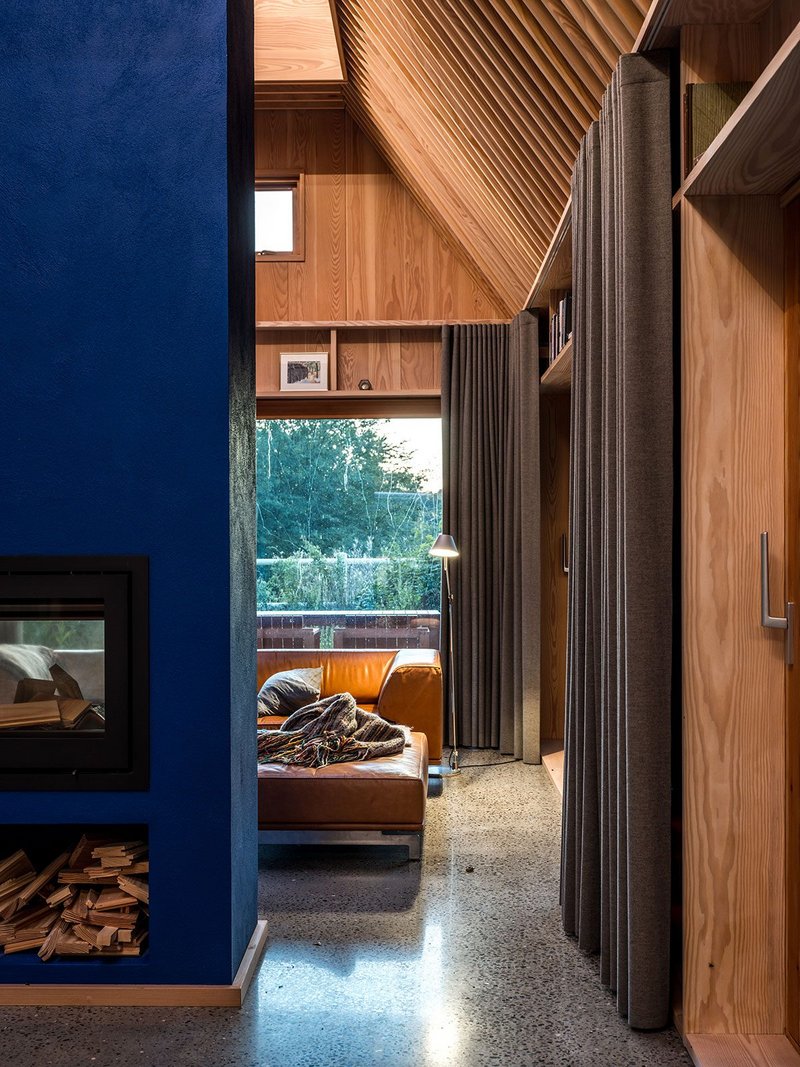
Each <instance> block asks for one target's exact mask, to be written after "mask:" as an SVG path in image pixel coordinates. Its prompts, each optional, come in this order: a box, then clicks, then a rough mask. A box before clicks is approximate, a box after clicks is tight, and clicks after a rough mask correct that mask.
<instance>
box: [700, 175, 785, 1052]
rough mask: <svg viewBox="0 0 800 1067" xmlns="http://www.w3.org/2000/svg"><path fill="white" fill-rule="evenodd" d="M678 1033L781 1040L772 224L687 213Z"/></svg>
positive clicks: (730, 205) (742, 200) (762, 211)
mask: <svg viewBox="0 0 800 1067" xmlns="http://www.w3.org/2000/svg"><path fill="white" fill-rule="evenodd" d="M681 231H682V368H681V375H682V386H681V391H682V398H681V399H682V426H681V443H682V462H681V466H682V471H681V478H682V543H683V564H682V566H683V576H682V585H683V641H684V653H683V706H684V737H683V745H684V975H685V978H684V983H685V984H684V1025H685V1031H686V1033H687V1034H713V1033H744V1034H754V1033H768V1034H769V1033H772V1034H780V1033H783V1028H784V1016H785V962H784V961H785V918H784V907H785V901H784V895H783V892H782V886H783V884H784V867H785V842H784V811H785V800H784V788H785V779H784V744H785V742H784V727H785V696H784V638H783V633H782V632H781V631H767V630H764V629H763V628H762V627H761V625H760V616H759V534H760V532H761V531H762V530H768V531H769V533H770V555H771V576H770V577H771V582H772V588H771V597H772V603H774V604H777V603H781V602H782V600H783V588H784V414H783V413H784V348H783V262H782V256H781V254H780V249H781V248H782V240H783V237H782V216H781V211H780V208H779V205H778V202H777V199H775V198H770V197H755V196H753V197H703V198H692V199H690V200H684V201H683V203H682V205H681Z"/></svg>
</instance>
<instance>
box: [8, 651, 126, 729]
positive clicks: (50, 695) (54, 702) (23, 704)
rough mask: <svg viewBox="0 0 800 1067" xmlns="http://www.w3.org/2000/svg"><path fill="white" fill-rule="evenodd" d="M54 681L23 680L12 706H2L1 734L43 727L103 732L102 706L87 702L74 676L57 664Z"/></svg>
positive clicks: (52, 674) (103, 711) (54, 670)
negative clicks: (3, 731) (5, 731)
mask: <svg viewBox="0 0 800 1067" xmlns="http://www.w3.org/2000/svg"><path fill="white" fill-rule="evenodd" d="M50 674H51V678H50V679H46V678H22V679H20V681H19V682H18V683H17V691H16V694H15V696H14V703H13V704H0V730H18V729H25V728H27V729H31V728H33V727H42V728H47V729H63V730H75V729H79V730H81V731H83V730H102V729H103V728H104V727H105V710H104V708H103V705H102V704H98V703H97V702H92V701H90V700H85V699H84V697H83V693H82V692H81V688H80V686H79V685H78V683H77V682H76V681H75V679H74V678H73V677H72V675H70V674H68V673H67V672H66V671H65V670H64V669H63V667H60V666H59V665H58V664H57V663H54V664H53V666H52V667H51V668H50Z"/></svg>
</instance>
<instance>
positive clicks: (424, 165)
mask: <svg viewBox="0 0 800 1067" xmlns="http://www.w3.org/2000/svg"><path fill="white" fill-rule="evenodd" d="M398 15H399V5H398V9H396V11H395V17H396V18H397V17H398ZM345 25H346V23H345ZM359 51H360V49H359ZM354 58H355V62H356V66H357V67H358V68H359V72H360V58H361V57H360V55H358V56H355V57H354ZM379 62H380V61H379ZM398 66H402V64H401V63H400V62H399V61H398V62H397V64H396V66H394V67H392V68H388V69H384V70H380V71H378V72H377V74H378V76H377V78H376V84H375V85H373V84H372V83H371V82H369V83H367V82H368V77H369V76H368V75H367V77H366V78H365V80H364V82H363V83H362V97H363V98H364V100H365V101H366V102H367V103H369V104H376V103H377V106H378V107H380V106H381V104H380V102H379V101H380V96H381V94H382V93H383V92H385V90H386V89H390V93H389V95H390V97H391V98H395V97H396V93H394V92H391V88H395V89H399V90H402V88H403V86H402V85H400V86H391V79H392V78H393V77H395V76H396V72H397V67H398ZM430 66H432V61H431V58H430V57H428V61H427V63H426V68H428V67H430ZM420 74H422V75H423V76H424V72H421V71H420V70H419V68H417V67H414V69H413V70H410V71H407V72H406V84H408V83H409V82H410V81H412V80H414V79H415V78H416V77H418V76H420ZM390 86H391V88H390ZM435 103H436V107H435V108H434V111H435V113H437V114H438V112H439V107H440V105H441V99H440V98H437V100H436V102H435ZM404 105H405V107H406V108H407V110H408V114H409V116H413V119H414V121H413V123H412V129H416V128H418V125H419V121H420V117H422V119H424V117H425V115H426V114H427V111H428V109H429V108H430V107H431V106H432V104H431V102H430V101H427V100H426V99H425V97H424V96H422V95H421V94H419V93H409V94H408V97H407V99H406V100H405V101H404ZM470 114H471V112H470ZM454 117H455V118H456V119H457V118H458V112H455V113H454ZM448 123H449V124H448ZM441 129H444V130H445V131H446V133H448V134H450V135H451V136H444V137H440V133H439V131H440V130H441ZM433 137H434V139H435V140H436V142H437V143H436V149H437V150H436V151H435V152H433V153H431V152H430V151H429V150H426V149H425V148H424V147H423V148H420V150H419V151H418V153H417V157H418V165H419V168H420V172H421V173H425V172H426V171H427V170H428V169H429V168H434V169H435V168H437V167H438V166H441V163H442V161H443V160H444V159H446V158H447V155H448V154H449V153H450V152H451V151H452V150H456V151H465V152H467V153H469V152H471V151H472V149H473V146H474V142H473V141H470V140H467V139H466V138H465V134H464V130H463V128H462V127H461V125H460V124H459V123H458V122H457V121H449V119H448V118H445V120H444V121H442V122H439V123H437V124H436V125H435V127H434V130H433ZM454 145H456V146H457V147H455V148H454ZM499 158H500V156H499V155H498V156H497V159H499ZM495 162H496V161H495ZM467 166H468V167H469V169H470V174H465V175H464V176H463V177H464V179H465V180H466V179H468V178H469V177H472V178H474V179H475V180H476V182H479V183H480V184H481V187H482V191H483V195H484V197H486V198H488V199H490V200H491V201H493V212H492V214H493V215H496V214H498V213H499V214H501V215H503V216H505V221H506V223H507V224H508V225H509V226H510V227H512V228H514V230H515V231H516V234H517V236H516V239H517V240H519V241H520V242H522V243H523V245H529V244H530V242H531V235H530V234H529V233H528V232H527V231H526V230H525V229H524V227H522V226H520V222H519V219H518V218H517V216H516V215H515V213H514V211H513V209H512V208H511V206H510V205H509V204H508V203H507V202H506V201H505V200H504V199H503V197H502V194H501V192H500V191H499V189H498V188H497V181H496V174H497V169H496V166H491V167H489V166H485V165H484V164H483V161H482V160H481V158H480V157H478V159H477V167H475V166H474V165H473V162H472V161H471V160H470V161H469V163H468V164H467ZM442 179H443V180H447V175H446V174H443V175H442ZM520 195H521V196H523V197H528V196H529V195H530V194H529V192H528V190H525V189H522V188H521V189H520ZM531 206H532V207H533V206H534V201H533V200H531ZM485 221H486V220H485V219H484V220H482V222H483V224H484V225H485Z"/></svg>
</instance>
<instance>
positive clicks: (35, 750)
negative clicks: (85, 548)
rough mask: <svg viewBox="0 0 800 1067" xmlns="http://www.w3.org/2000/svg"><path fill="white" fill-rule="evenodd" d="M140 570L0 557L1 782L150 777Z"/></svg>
mask: <svg viewBox="0 0 800 1067" xmlns="http://www.w3.org/2000/svg"><path fill="white" fill-rule="evenodd" d="M60 564H64V569H61V567H60ZM67 567H69V568H70V569H67ZM146 576H147V567H146V561H145V560H141V559H140V558H138V557H125V558H124V559H122V560H119V559H117V558H113V559H109V558H107V557H102V558H100V559H96V558H95V559H92V560H84V559H81V560H75V559H70V560H61V561H59V560H41V559H38V558H37V559H36V560H30V559H26V560H20V559H15V558H13V557H6V558H5V559H0V785H4V786H6V787H16V788H53V787H54V786H55V787H62V788H115V787H116V788H141V785H140V784H139V783H140V782H141V781H142V780H143V778H144V780H145V781H146V773H147V734H148V724H147V719H148V708H147V703H148V702H147V685H146V680H147V636H146V627H147V612H146Z"/></svg>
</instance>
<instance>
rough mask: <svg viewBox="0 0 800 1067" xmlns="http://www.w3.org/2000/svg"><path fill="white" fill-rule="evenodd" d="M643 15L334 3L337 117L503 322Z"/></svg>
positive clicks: (587, 9) (588, 4) (516, 5)
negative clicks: (349, 119) (356, 132)
mask: <svg viewBox="0 0 800 1067" xmlns="http://www.w3.org/2000/svg"><path fill="white" fill-rule="evenodd" d="M261 2H277V0H261ZM283 2H286V0H283ZM295 2H297V3H302V2H303V0H295ZM649 6H650V5H649V0H614V2H613V3H611V2H609V0H336V11H337V13H338V19H339V30H340V34H341V40H342V44H343V49H344V59H345V66H346V71H347V81H346V82H345V83H344V85H343V87H342V91H343V94H344V100H345V103H346V106H347V108H348V110H349V111H350V113H351V114H352V116H353V118H355V119H356V121H357V122H358V123H359V124H360V125H361V126H362V127H363V129H364V131H365V132H366V133H367V134H368V135H369V136H370V137H371V139H372V140H373V141H374V142H375V143H376V145H377V146H378V147H379V148H380V149H381V151H382V152H383V154H384V155H385V156H386V159H387V160H388V162H389V163H390V165H391V166H392V168H393V170H394V171H395V172H396V174H397V175H398V177H399V178H401V179H402V180H403V181H404V182H405V184H406V185H407V186H408V188H409V190H410V191H411V192H412V194H413V195H414V196H415V198H416V199H417V200H418V202H419V203H420V204H421V206H422V207H423V209H424V210H425V211H426V212H427V214H428V215H429V216H430V218H431V219H432V221H433V222H434V223H435V225H436V226H437V227H438V228H439V229H440V231H441V232H442V233H443V235H444V236H445V237H447V238H448V239H449V240H450V241H453V242H455V243H456V244H457V245H459V246H460V247H461V249H462V250H463V252H464V255H465V256H466V258H467V260H468V261H469V262H470V263H471V265H472V267H473V268H474V270H475V271H476V273H477V274H478V275H479V276H480V277H481V278H482V280H483V281H484V282H485V283H486V284H487V285H488V286H489V287H490V288H491V290H492V291H493V292H494V293H495V295H496V297H497V299H498V301H499V303H500V304H501V306H503V307H504V308H505V309H506V311H507V312H508V313H513V312H515V311H517V310H518V309H520V308H521V307H523V305H524V302H525V298H526V295H527V293H528V291H529V289H530V286H531V283H532V281H533V279H534V277H535V275H536V272H537V269H538V267H539V265H540V263H541V261H542V258H543V256H544V253H545V250H546V249H547V245H548V243H549V241H550V238H551V236H552V235H553V231H554V230H555V227H556V225H557V223H558V220H559V217H560V216H561V213H562V210H563V208H564V205H565V203H566V200H567V196H568V193H569V181H570V174H571V171H572V166H573V163H574V161H575V158H576V155H577V150H578V143H579V141H580V138H581V137H582V135H583V133H584V132H585V130H586V129H587V127H588V126H589V124H590V123H591V122H592V120H593V119H595V118H596V117H597V115H598V112H599V109H600V100H601V97H602V94H603V92H604V90H605V88H606V86H607V84H608V82H609V80H610V77H611V72H612V70H613V68H614V66H615V65H616V61H617V57H618V56H619V54H620V53H621V52H624V51H629V50H630V49H631V47H632V46H633V43H634V41H635V39H636V36H637V33H638V32H639V29H640V27H641V24H642V20H643V16H644V13H645V12H646V10H647V8H648V7H649ZM256 32H257V34H258V25H257V27H256ZM287 80H288V76H287ZM293 80H294V81H295V82H296V81H297V80H299V79H297V78H294V79H293ZM276 88H277V87H273V91H274V90H275V89H276ZM262 106H263V105H262Z"/></svg>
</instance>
